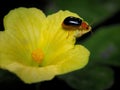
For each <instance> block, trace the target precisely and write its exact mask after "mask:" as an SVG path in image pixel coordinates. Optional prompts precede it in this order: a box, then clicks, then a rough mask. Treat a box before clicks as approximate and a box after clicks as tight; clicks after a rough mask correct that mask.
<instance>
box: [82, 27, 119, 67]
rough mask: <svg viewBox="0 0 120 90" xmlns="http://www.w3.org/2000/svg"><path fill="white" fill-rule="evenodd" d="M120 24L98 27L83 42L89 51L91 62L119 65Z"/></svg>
mask: <svg viewBox="0 0 120 90" xmlns="http://www.w3.org/2000/svg"><path fill="white" fill-rule="evenodd" d="M119 35H120V25H114V26H109V27H103V28H100V29H98V30H97V31H96V32H95V33H93V34H92V35H91V37H90V38H89V39H88V40H87V41H86V42H85V43H84V45H85V46H86V47H87V48H88V49H89V50H90V52H91V57H90V59H91V62H95V63H101V64H109V65H114V66H120V61H119V60H120V38H119Z"/></svg>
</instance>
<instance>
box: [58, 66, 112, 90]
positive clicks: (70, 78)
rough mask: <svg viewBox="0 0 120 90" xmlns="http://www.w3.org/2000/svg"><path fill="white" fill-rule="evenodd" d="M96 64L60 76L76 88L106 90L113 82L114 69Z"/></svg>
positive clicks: (79, 89) (81, 89) (77, 89)
mask: <svg viewBox="0 0 120 90" xmlns="http://www.w3.org/2000/svg"><path fill="white" fill-rule="evenodd" d="M94 65H95V64H93V66H87V67H86V68H84V69H83V70H79V71H75V72H73V73H69V74H66V75H63V76H60V77H59V78H62V79H64V80H65V81H66V82H67V83H68V84H69V85H70V86H71V87H73V88H74V89H75V90H104V89H107V88H109V87H110V86H111V85H112V83H113V72H112V70H111V69H110V68H107V67H102V66H98V65H95V66H94Z"/></svg>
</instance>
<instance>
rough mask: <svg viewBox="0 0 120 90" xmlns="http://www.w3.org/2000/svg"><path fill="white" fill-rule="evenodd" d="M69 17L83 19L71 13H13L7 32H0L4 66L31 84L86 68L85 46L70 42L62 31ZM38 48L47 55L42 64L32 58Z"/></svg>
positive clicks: (0, 62) (27, 10) (0, 55)
mask: <svg viewBox="0 0 120 90" xmlns="http://www.w3.org/2000/svg"><path fill="white" fill-rule="evenodd" d="M66 16H76V17H79V16H78V15H77V14H75V13H72V12H70V11H59V12H57V13H55V14H53V15H49V16H48V17H46V16H45V15H44V14H43V12H42V11H41V10H39V9H36V8H23V7H21V8H17V9H15V10H12V11H10V12H9V14H8V15H6V16H5V18H4V27H5V31H3V32H0V67H1V68H2V69H6V70H8V71H10V72H12V73H14V74H16V75H17V76H18V77H19V78H20V79H21V80H23V81H24V82H25V83H28V84H31V83H36V82H41V81H45V80H51V79H52V78H54V77H55V76H56V75H61V74H65V73H68V72H72V71H74V70H78V69H81V68H83V67H84V66H85V65H86V64H87V63H88V59H89V55H90V52H89V51H88V50H87V49H86V48H85V47H84V46H81V45H74V44H75V38H74V37H70V38H68V39H66V36H67V34H68V33H67V32H66V31H65V30H64V29H62V28H61V23H62V21H63V19H64V18H65V17H66ZM55 37H56V38H55ZM36 48H41V49H42V50H43V52H44V54H45V56H44V57H45V59H44V60H43V63H42V64H41V65H39V64H37V63H36V62H34V61H33V60H32V57H31V53H32V51H33V50H35V49H36Z"/></svg>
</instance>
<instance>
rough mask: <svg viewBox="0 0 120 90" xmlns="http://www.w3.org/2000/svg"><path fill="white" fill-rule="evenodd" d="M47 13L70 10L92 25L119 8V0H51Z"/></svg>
mask: <svg viewBox="0 0 120 90" xmlns="http://www.w3.org/2000/svg"><path fill="white" fill-rule="evenodd" d="M53 1H54V2H52V4H51V5H50V6H49V8H47V9H46V12H47V13H48V14H50V13H53V12H55V11H58V10H60V9H61V10H70V11H73V12H75V13H78V14H79V15H80V16H81V17H82V18H84V19H85V20H87V21H88V22H89V23H92V24H94V25H96V24H99V23H100V22H102V21H104V20H105V19H106V18H108V17H110V16H112V15H113V14H114V13H115V12H117V11H118V10H119V9H120V0H69V1H68V0H53Z"/></svg>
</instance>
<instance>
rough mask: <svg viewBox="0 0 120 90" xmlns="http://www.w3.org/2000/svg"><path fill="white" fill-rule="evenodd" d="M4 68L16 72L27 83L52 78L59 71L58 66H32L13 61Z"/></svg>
mask: <svg viewBox="0 0 120 90" xmlns="http://www.w3.org/2000/svg"><path fill="white" fill-rule="evenodd" d="M2 68H4V69H7V70H9V71H10V72H13V73H14V74H16V75H17V76H18V77H19V78H20V79H21V80H23V81H24V82H25V83H29V84H30V83H36V82H40V81H45V80H51V79H52V78H54V76H55V75H56V74H57V73H58V70H57V68H56V66H54V65H49V66H46V67H30V66H26V65H23V64H20V63H16V62H14V63H11V64H9V65H4V66H3V67H2Z"/></svg>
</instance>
